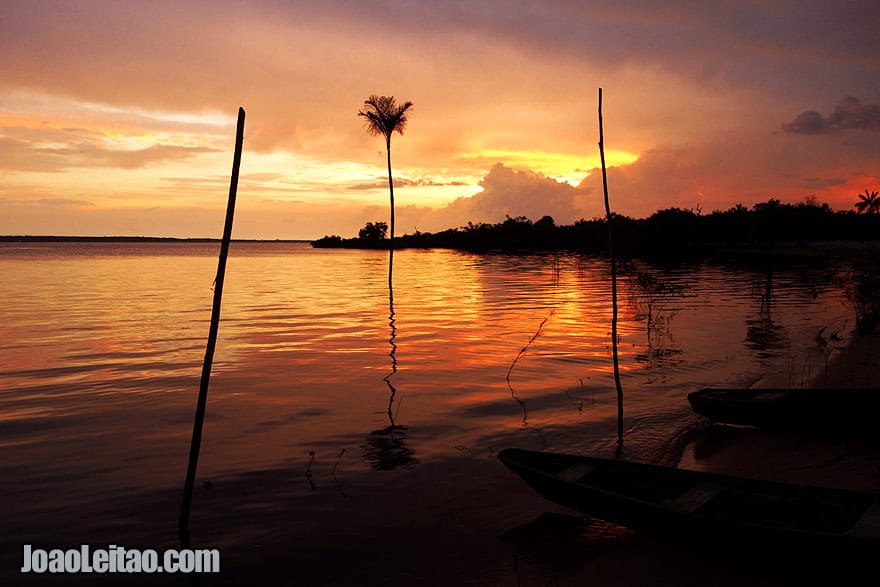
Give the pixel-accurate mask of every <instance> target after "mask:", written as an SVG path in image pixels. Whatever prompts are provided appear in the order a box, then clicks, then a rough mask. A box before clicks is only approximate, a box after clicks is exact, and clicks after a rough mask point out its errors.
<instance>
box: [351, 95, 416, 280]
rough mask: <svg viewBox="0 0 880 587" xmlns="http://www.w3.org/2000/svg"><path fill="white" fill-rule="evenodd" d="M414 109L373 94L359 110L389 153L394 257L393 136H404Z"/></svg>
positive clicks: (369, 130) (386, 97)
mask: <svg viewBox="0 0 880 587" xmlns="http://www.w3.org/2000/svg"><path fill="white" fill-rule="evenodd" d="M412 107H413V103H412V102H404V103H403V104H398V103H397V101H396V100H395V99H394V96H377V95H376V94H372V95H371V96H370V97H369V98H367V99H366V100H364V109H363V110H358V116H363V117H364V118H366V119H367V124H366V126H367V132H368V133H370V134H371V135H373V136H383V137H385V149H386V151H387V152H388V191H389V192H390V194H391V251H392V252H391V254H392V255H393V254H394V182H393V180H392V179H391V135H393V134H394V133H395V132H398V133H400V134H403V131H404V129H405V128H406V123H407V113H408V112H409V111H410V109H411V108H412ZM389 280H390V276H389Z"/></svg>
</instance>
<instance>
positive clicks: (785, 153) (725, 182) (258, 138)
mask: <svg viewBox="0 0 880 587" xmlns="http://www.w3.org/2000/svg"><path fill="white" fill-rule="evenodd" d="M383 1H385V2H386V3H387V4H388V6H387V8H388V9H389V10H390V13H394V14H396V15H397V16H396V19H397V20H396V21H395V23H389V22H385V21H383V20H381V19H376V18H375V16H374V15H373V14H372V13H370V12H369V11H364V10H363V9H361V8H360V7H357V6H349V7H336V6H308V7H304V6H277V7H274V8H272V9H269V8H268V7H263V9H258V8H254V9H253V10H251V11H249V12H248V13H247V14H243V13H242V12H241V10H240V8H239V7H237V5H235V4H234V3H227V2H225V0H221V2H218V3H216V5H215V6H214V8H215V9H216V10H212V11H211V14H205V11H204V10H202V9H201V8H200V6H199V3H197V2H182V3H177V4H175V7H174V11H175V12H174V17H173V18H171V17H170V16H168V17H166V16H163V15H165V14H166V12H164V11H166V10H171V8H170V6H169V7H162V6H158V7H153V8H151V9H149V10H147V9H146V8H145V7H141V6H137V5H125V6H122V5H119V4H117V3H111V2H103V1H101V0H96V2H95V3H93V4H92V5H89V6H85V7H79V8H78V9H77V10H73V9H70V8H65V7H60V8H59V7H58V6H55V5H52V4H49V3H44V2H41V1H39V0H36V1H33V2H29V3H21V4H13V5H11V6H10V7H9V8H8V9H7V12H8V18H6V19H4V21H3V22H4V24H3V25H0V27H2V28H3V33H4V34H3V35H2V39H3V40H2V41H0V43H2V45H3V48H4V51H5V55H6V56H7V58H6V59H5V60H4V64H3V65H2V68H3V71H2V73H3V76H2V78H0V79H2V81H0V170H2V172H3V179H4V181H3V182H2V184H0V234H124V233H126V232H128V231H132V230H134V231H138V233H139V234H141V233H143V234H149V235H155V236H210V235H212V234H216V232H218V230H219V227H218V226H217V224H218V223H217V218H222V213H223V212H222V209H223V207H224V205H225V194H226V190H227V188H228V175H229V169H230V165H231V151H232V143H233V135H234V124H235V112H236V111H237V108H238V106H244V107H245V109H246V110H247V112H248V119H247V123H246V128H245V147H244V157H243V160H242V170H241V172H242V183H241V185H240V188H239V193H240V197H239V206H240V213H239V214H237V217H238V220H237V222H236V232H237V234H238V236H241V237H242V238H270V239H271V238H317V237H320V236H323V235H324V234H346V235H351V234H354V233H355V232H356V230H357V228H358V227H359V226H362V225H363V223H364V222H365V221H368V220H375V219H377V218H378V217H380V216H381V215H382V214H386V215H387V210H386V208H387V193H386V191H387V170H386V160H385V155H386V154H385V150H384V144H383V143H382V141H381V140H377V139H376V138H375V137H370V136H368V135H367V134H366V133H365V132H364V129H363V125H362V122H361V121H360V120H358V119H357V116H356V112H357V110H358V108H359V107H360V106H361V105H362V103H363V100H364V99H365V98H366V97H367V96H368V95H369V94H372V93H377V94H384V95H394V96H396V97H397V98H398V99H400V100H411V101H413V102H414V104H415V107H414V109H413V111H412V114H411V117H410V123H409V125H408V127H407V130H406V133H405V134H404V135H403V136H400V135H395V136H394V138H393V139H392V166H393V173H394V178H395V182H396V185H397V187H398V189H397V191H396V195H397V196H398V198H397V202H398V206H399V215H400V221H401V225H402V226H403V227H410V228H406V229H407V230H409V229H411V227H415V226H418V227H419V228H420V229H422V230H437V229H442V228H447V227H451V226H459V225H462V224H465V223H466V222H468V221H474V222H481V221H486V222H493V221H499V220H501V219H503V217H504V215H505V214H507V213H511V214H512V215H527V216H535V215H538V217H540V216H542V215H544V214H548V215H551V216H554V218H556V219H557V221H558V222H559V223H569V222H573V221H574V220H577V219H579V218H582V217H583V218H589V217H592V216H595V215H599V214H601V198H600V197H599V193H598V192H599V191H600V190H601V187H600V185H599V184H598V183H597V182H598V179H597V174H594V173H591V172H592V171H593V170H594V169H596V168H597V167H598V151H597V149H596V141H597V130H596V129H597V121H596V99H597V88H598V87H599V86H602V87H603V88H604V91H605V104H604V107H605V112H604V114H605V127H606V137H605V140H606V149H607V151H606V155H607V163H608V165H609V167H610V169H609V188H610V190H611V192H612V199H613V204H612V205H613V207H614V208H615V210H616V211H618V212H620V213H623V214H627V215H631V216H646V215H649V214H651V213H652V212H653V211H655V210H657V209H660V208H667V207H671V206H679V207H685V208H692V207H695V206H697V205H700V206H701V207H702V209H704V210H712V209H716V208H718V209H726V208H728V207H730V206H733V205H735V204H737V203H742V204H744V205H749V206H750V205H752V204H754V203H756V202H759V201H766V200H767V199H769V198H770V197H775V198H779V199H781V200H782V201H786V202H795V201H800V200H803V199H804V198H806V197H813V198H815V199H816V200H818V201H819V202H828V203H829V204H831V206H832V207H834V208H835V209H851V208H852V205H853V204H854V203H855V201H856V200H857V195H858V194H859V193H862V192H863V191H864V190H865V189H871V190H876V189H877V188H878V187H880V163H878V161H880V141H877V140H876V137H877V134H876V133H877V132H878V130H880V120H878V115H877V114H876V112H878V111H880V110H878V107H877V104H878V102H880V94H878V90H877V88H876V85H874V84H872V83H871V81H870V80H873V79H876V78H877V76H878V75H880V58H878V57H877V56H876V55H875V53H874V52H871V51H870V50H869V49H868V48H866V47H865V46H864V45H862V44H858V43H856V42H855V41H850V39H858V38H860V35H861V33H862V32H863V31H862V29H863V28H864V27H865V23H866V22H869V21H870V19H867V18H865V16H866V15H863V14H858V13H855V12H854V13H853V14H847V15H840V14H839V13H834V14H835V18H834V19H833V20H832V19H830V18H828V16H829V15H828V10H830V8H828V7H826V6H825V5H824V4H820V3H818V1H817V2H816V4H815V6H813V7H812V9H811V10H812V12H810V13H809V15H807V13H805V12H798V13H795V12H794V11H790V12H786V11H785V9H783V8H777V9H774V10H776V11H777V12H779V16H780V17H782V16H784V18H780V19H779V20H772V19H769V17H768V16H767V15H766V14H765V12H763V11H762V10H756V11H751V10H750V9H749V8H747V7H740V8H738V9H737V10H739V11H740V12H739V13H738V15H737V18H736V19H731V18H728V17H729V16H730V15H729V14H727V12H729V10H728V9H724V8H718V9H717V11H715V10H714V9H713V11H697V10H694V9H691V8H687V7H682V6H679V5H677V4H675V3H670V4H668V5H666V6H662V7H659V8H658V7H657V6H656V5H655V4H653V3H645V5H644V6H642V7H641V8H639V10H634V9H631V8H626V9H625V8H616V7H609V8H604V9H601V10H600V9H598V8H597V9H596V10H591V11H584V10H583V8H582V7H581V6H580V5H579V4H578V3H576V2H566V1H564V0H562V1H560V2H553V3H549V4H548V5H542V6H540V7H532V8H530V9H529V10H527V11H525V12H524V13H523V14H511V15H509V17H508V18H507V19H501V18H497V17H496V16H494V14H496V13H498V12H499V11H494V10H483V9H481V8H479V7H476V6H474V7H463V8H459V9H455V10H453V9H452V8H451V7H438V8H437V12H435V13H431V14H428V13H426V12H424V9H423V8H421V7H419V6H417V5H410V4H407V3H402V2H400V1H399V0H383ZM497 1H498V2H500V0H497ZM499 8H500V5H499ZM502 12H503V11H502ZM636 14H638V15H639V16H638V18H635V17H634V15H636ZM230 19H233V20H234V22H236V23H237V25H236V34H237V35H238V36H239V37H240V38H241V39H244V40H247V41H248V42H247V43H244V44H238V43H229V42H228V22H229V21H230ZM306 22H308V23H312V24H309V25H308V26H306V25H305V24H304V23H306ZM778 22H784V23H786V25H785V27H782V28H780V26H781V25H778V24H777V23H778ZM817 22H820V23H822V26H823V27H826V28H827V32H828V35H827V39H837V41H835V42H833V43H832V42H830V41H828V40H827V39H826V38H824V37H823V38H822V39H818V38H812V37H809V36H804V35H802V34H800V33H799V32H798V31H801V32H802V31H808V30H813V28H815V26H816V23H817ZM12 24H14V25H15V26H10V25H12ZM409 24H418V26H417V27H415V28H414V29H410V28H408V27H407V26H406V25H409ZM315 25H320V26H318V27H317V28H315ZM397 25H404V26H403V27H402V28H401V27H399V26H397ZM670 27H671V28H670ZM612 30H614V31H618V32H617V33H615V34H612V33H611V32H610V31H612ZM635 30H638V33H639V34H638V35H634V34H629V33H634V31H635ZM713 30H714V31H716V32H717V31H719V30H722V31H724V33H725V34H726V37H725V38H726V39H727V41H726V44H725V45H724V46H723V47H722V46H719V45H718V44H717V43H710V42H708V41H709V40H710V36H708V35H709V33H708V31H713ZM112 31H117V32H115V33H114V32H112ZM119 31H121V32H122V33H123V34H118V32H119ZM317 31H321V32H320V33H318V32H317ZM392 31H393V32H394V34H382V33H386V32H392ZM671 31H673V32H671ZM755 31H759V32H758V33H756V32H755ZM621 33H622V34H621ZM756 34H757V35H758V37H757V38H756V37H755V35H756ZM633 38H637V39H641V40H640V41H638V42H631V39H633ZM625 39H629V41H625ZM804 39H809V41H804ZM769 46H773V47H774V50H773V51H769V52H768V51H767V50H766V48H767V47H769ZM377 63H381V65H382V69H383V71H386V72H387V75H386V76H384V77H383V78H381V79H378V78H377V77H376V76H375V75H374V72H375V68H376V64H377ZM499 165H500V166H502V167H499ZM184 210H185V211H186V213H185V214H182V211H184ZM183 216H185V218H184V217H183Z"/></svg>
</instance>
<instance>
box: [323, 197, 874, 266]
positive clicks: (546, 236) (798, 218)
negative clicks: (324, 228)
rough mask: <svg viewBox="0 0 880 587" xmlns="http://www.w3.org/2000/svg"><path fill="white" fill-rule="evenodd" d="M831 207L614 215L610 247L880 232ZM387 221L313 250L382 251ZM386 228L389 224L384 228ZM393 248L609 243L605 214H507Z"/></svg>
mask: <svg viewBox="0 0 880 587" xmlns="http://www.w3.org/2000/svg"><path fill="white" fill-rule="evenodd" d="M865 212H867V213H857V212H855V211H834V210H832V209H831V208H830V206H829V205H828V204H818V203H816V202H815V201H814V200H812V199H811V198H807V199H806V200H805V201H803V202H800V203H797V204H785V203H782V202H780V201H779V200H777V199H773V198H771V199H769V200H768V201H766V202H762V203H758V204H755V205H754V206H752V207H751V208H748V207H746V206H743V205H741V204H737V205H736V206H734V207H732V208H730V209H728V210H723V211H722V210H716V211H714V212H711V213H709V214H703V213H702V212H701V211H700V210H692V209H682V208H667V209H664V210H659V211H657V212H655V213H654V214H652V215H650V216H648V217H647V218H631V217H629V216H624V215H620V214H613V221H614V231H615V240H616V242H617V243H618V244H617V245H616V246H615V248H617V249H619V251H620V252H621V253H623V254H629V255H646V254H657V255H668V254H674V253H695V252H699V251H700V250H701V249H703V248H716V247H719V246H721V247H761V248H767V247H773V246H775V245H777V244H780V243H793V244H805V243H807V242H811V241H833V240H855V241H863V240H874V239H876V238H878V235H880V214H874V213H870V212H868V210H865ZM386 227H387V225H386V224H385V223H384V222H369V223H367V225H366V226H365V227H364V228H363V229H361V231H360V234H359V236H358V237H356V238H342V237H341V236H335V235H334V236H325V237H323V238H321V239H318V240H316V241H313V242H312V246H314V247H318V248H333V247H341V248H367V249H387V248H388V246H389V240H388V239H387V238H385V230H382V229H383V228H386ZM386 230H387V228H386ZM394 246H395V248H398V249H400V248H447V249H465V250H477V251H479V250H490V249H491V250H555V249H568V250H578V251H585V252H595V253H603V252H606V251H607V247H608V230H607V219H606V218H593V219H591V220H578V221H577V222H575V223H574V224H570V225H557V224H556V223H555V221H554V220H553V218H552V217H551V216H544V217H543V218H541V219H539V220H537V221H534V222H533V221H532V220H530V219H529V218H526V217H525V216H517V217H513V218H512V217H510V216H508V217H507V218H506V219H505V220H504V221H502V222H498V223H495V224H488V223H484V222H480V223H476V224H475V223H472V222H468V224H467V225H466V226H461V227H459V228H449V229H447V230H443V231H440V232H434V233H431V232H419V231H416V232H415V233H413V234H405V235H402V236H399V237H397V238H396V239H395V243H394Z"/></svg>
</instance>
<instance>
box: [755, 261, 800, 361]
mask: <svg viewBox="0 0 880 587" xmlns="http://www.w3.org/2000/svg"><path fill="white" fill-rule="evenodd" d="M754 290H756V291H757V292H758V301H759V304H760V307H759V308H758V313H757V316H751V317H747V318H746V340H745V344H746V347H747V348H749V349H751V350H753V351H756V352H757V356H758V357H759V358H761V359H769V358H772V357H776V356H779V355H780V354H781V353H782V351H783V350H785V348H787V347H788V346H789V344H790V343H789V340H788V336H787V334H786V332H785V328H784V327H783V326H780V325H779V324H777V323H776V322H775V321H774V320H773V316H772V308H773V305H774V298H775V296H774V293H773V267H772V265H771V264H770V261H768V263H767V271H766V274H765V276H764V280H763V287H762V286H759V285H756V286H755V287H754Z"/></svg>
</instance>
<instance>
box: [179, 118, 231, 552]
mask: <svg viewBox="0 0 880 587" xmlns="http://www.w3.org/2000/svg"><path fill="white" fill-rule="evenodd" d="M243 142H244V108H239V109H238V125H237V126H236V130H235V156H234V158H233V160H232V179H231V180H230V183H229V202H228V203H227V205H226V224H225V225H224V227H223V241H222V242H221V244H220V259H219V261H218V263H217V279H216V281H215V283H214V305H213V308H212V310H211V328H210V330H209V332H208V345H207V347H206V348H205V361H204V363H202V380H201V384H200V385H199V399H198V403H197V404H196V416H195V421H194V422H193V434H192V444H191V445H190V448H189V466H188V467H187V470H186V484H185V486H184V488H183V501H182V502H181V505H180V520H179V521H178V528H179V529H180V532H181V535H188V533H189V531H188V530H189V512H190V509H191V507H192V496H193V485H195V480H196V469H197V468H198V464H199V449H200V448H201V445H202V425H203V424H204V422H205V406H206V404H207V403H208V381H209V380H210V378H211V364H212V363H213V362H214V348H215V347H216V346H217V331H218V330H219V328H220V301H221V299H222V298H223V278H224V277H225V275H226V257H227V256H228V255H229V241H230V240H231V239H232V217H233V215H234V213H235V195H236V192H237V191H238V169H239V167H240V166H241V147H242V143H243Z"/></svg>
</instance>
